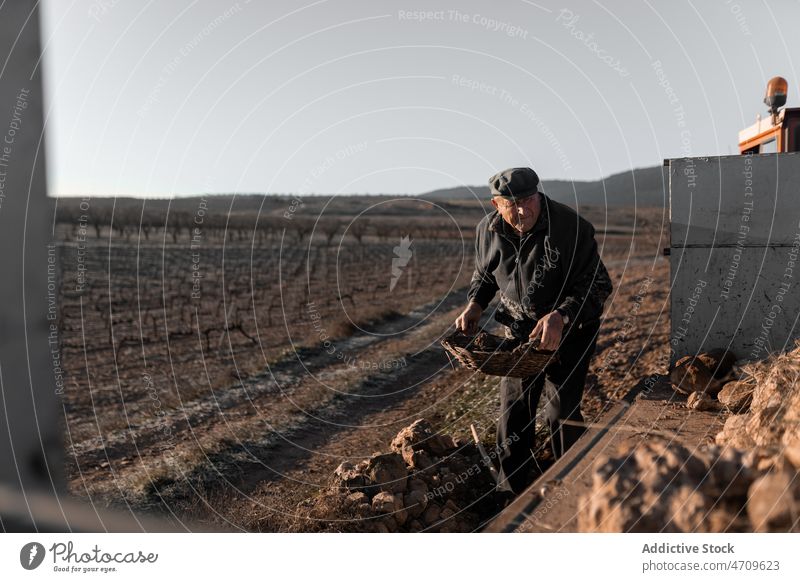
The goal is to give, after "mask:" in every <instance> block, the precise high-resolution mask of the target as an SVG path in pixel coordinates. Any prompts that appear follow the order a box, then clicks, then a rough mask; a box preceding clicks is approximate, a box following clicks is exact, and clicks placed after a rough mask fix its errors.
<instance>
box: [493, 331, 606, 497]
mask: <svg viewBox="0 0 800 582" xmlns="http://www.w3.org/2000/svg"><path fill="white" fill-rule="evenodd" d="M599 326H600V324H599V322H593V323H590V324H588V325H585V326H584V327H583V328H582V329H578V328H572V329H570V330H569V331H568V333H567V334H566V335H565V336H564V338H563V342H562V344H561V346H560V347H559V349H558V355H559V360H560V361H559V362H553V363H551V364H550V365H548V366H547V368H546V369H545V370H544V372H540V373H539V374H537V375H535V376H528V377H526V378H511V377H504V378H503V379H502V380H501V382H500V418H499V419H498V422H497V448H498V457H499V460H500V470H499V476H500V484H499V485H498V487H497V488H498V490H504V491H512V492H513V493H517V494H519V493H521V492H522V491H523V490H524V489H525V488H526V487H527V486H528V485H529V484H530V483H529V475H528V472H529V471H530V469H531V468H532V466H533V465H534V463H535V462H536V461H535V459H534V456H533V451H534V450H535V443H534V433H535V428H536V409H537V406H538V404H539V399H540V396H541V394H542V391H544V393H545V398H546V399H547V400H546V406H545V408H546V416H547V423H548V426H549V429H550V445H551V446H552V448H553V454H554V456H555V457H556V458H558V457H560V456H562V455H563V454H564V452H565V451H566V450H567V449H569V448H570V447H571V446H572V445H573V444H574V443H575V441H576V440H578V438H579V437H580V436H581V434H583V432H584V430H585V428H584V427H582V426H575V425H572V424H567V425H565V424H563V423H562V421H563V420H571V421H576V422H579V423H582V422H583V416H582V415H581V408H580V405H581V398H582V397H583V387H584V383H585V382H586V373H587V372H588V371H589V363H590V361H591V358H592V355H593V354H594V351H595V347H596V344H597V332H598V329H599Z"/></svg>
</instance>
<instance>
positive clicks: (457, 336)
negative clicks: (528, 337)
mask: <svg viewBox="0 0 800 582" xmlns="http://www.w3.org/2000/svg"><path fill="white" fill-rule="evenodd" d="M440 343H441V344H442V346H443V347H444V348H445V349H446V350H447V351H448V352H449V353H451V354H452V355H453V357H455V359H456V360H458V361H459V362H461V363H462V364H463V365H464V366H466V367H468V368H471V369H473V370H479V371H481V372H483V373H484V374H489V375H490V376H512V377H514V378H524V377H526V376H533V375H535V374H538V373H539V372H541V371H542V370H544V369H545V368H546V367H547V366H548V365H549V364H551V363H553V362H557V361H558V354H557V353H556V352H554V351H551V350H540V349H538V348H537V347H536V346H538V345H539V341H538V340H534V341H530V342H525V343H521V342H520V340H518V339H509V338H502V337H499V336H496V335H492V334H490V333H486V332H480V333H478V334H477V335H475V336H468V335H466V334H464V333H463V332H461V331H458V330H456V332H455V333H453V334H451V335H449V336H448V337H446V338H444V339H443V340H441V342H440Z"/></svg>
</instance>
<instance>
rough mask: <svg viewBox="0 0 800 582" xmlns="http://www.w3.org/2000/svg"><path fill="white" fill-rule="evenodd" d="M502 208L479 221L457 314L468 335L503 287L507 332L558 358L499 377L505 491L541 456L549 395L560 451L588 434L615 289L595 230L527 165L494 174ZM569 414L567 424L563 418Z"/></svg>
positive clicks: (500, 313)
mask: <svg viewBox="0 0 800 582" xmlns="http://www.w3.org/2000/svg"><path fill="white" fill-rule="evenodd" d="M489 185H490V186H491V194H492V205H493V206H494V208H495V209H496V211H494V212H492V213H491V214H489V215H487V216H485V217H484V218H483V219H482V220H481V221H480V222H479V223H478V226H477V228H476V239H475V272H474V274H473V276H472V283H471V285H470V289H469V293H468V298H469V303H468V305H467V308H466V309H465V310H464V311H463V312H462V313H461V315H459V317H458V319H456V327H457V328H458V329H461V330H462V331H464V332H466V333H475V331H477V326H478V321H479V319H480V317H481V315H482V314H483V312H484V310H485V309H486V308H487V306H488V305H489V302H490V301H491V300H492V299H493V298H494V296H495V294H496V293H497V291H500V303H499V305H498V307H497V309H496V311H495V314H494V317H495V319H496V320H497V321H499V322H500V323H502V324H504V325H505V326H506V336H507V337H516V338H520V339H523V340H527V339H529V338H530V339H535V338H539V339H540V340H541V347H542V348H543V349H550V350H555V349H557V350H558V356H559V361H558V362H555V361H554V362H553V363H551V364H550V365H548V366H547V368H546V369H545V371H544V373H540V374H537V375H535V376H529V377H527V378H521V379H520V378H511V377H504V378H503V379H502V381H501V383H500V408H501V409H500V418H499V421H498V425H497V447H498V451H499V459H500V471H499V474H500V483H499V485H498V490H499V491H503V492H507V493H514V494H518V493H520V492H521V491H522V490H523V489H524V488H525V487H526V486H527V485H528V484H529V475H528V473H529V471H530V469H531V465H532V464H533V462H535V460H534V458H533V456H532V451H533V449H534V432H535V417H536V408H537V405H538V402H539V397H540V395H541V393H542V389H544V390H545V396H546V398H547V399H548V400H547V419H548V425H549V428H550V442H551V446H552V448H553V454H554V455H555V457H556V458H558V457H560V456H561V455H563V454H564V451H566V450H567V449H568V448H569V447H570V446H572V444H573V443H574V442H575V441H576V440H577V439H578V437H579V436H580V435H581V434H582V432H583V430H584V429H583V427H582V426H581V423H582V422H583V417H582V416H581V411H580V403H581V397H582V395H583V387H584V383H585V380H586V373H587V371H588V369H589V362H590V360H591V357H592V355H593V353H594V350H595V344H596V341H597V332H598V329H599V327H600V316H601V315H602V313H603V307H604V305H605V302H606V299H607V298H608V296H609V295H610V294H611V292H612V290H613V287H612V283H611V279H610V277H609V276H608V271H606V268H605V265H603V262H602V261H601V260H600V256H599V254H598V252H597V242H596V241H595V238H594V227H593V226H592V225H591V223H589V222H588V221H587V220H585V219H584V218H582V217H581V216H579V215H578V214H577V213H576V212H575V211H574V210H572V209H571V208H570V207H568V206H566V205H564V204H560V203H558V202H556V201H554V200H551V199H550V198H548V197H547V196H546V195H545V194H544V193H543V192H542V191H541V189H540V187H539V177H538V176H537V175H536V172H534V171H533V170H532V169H530V168H511V169H509V170H505V171H503V172H499V173H498V174H495V175H494V176H492V177H491V178H490V179H489ZM565 420H568V421H572V422H570V423H567V424H564V421H565Z"/></svg>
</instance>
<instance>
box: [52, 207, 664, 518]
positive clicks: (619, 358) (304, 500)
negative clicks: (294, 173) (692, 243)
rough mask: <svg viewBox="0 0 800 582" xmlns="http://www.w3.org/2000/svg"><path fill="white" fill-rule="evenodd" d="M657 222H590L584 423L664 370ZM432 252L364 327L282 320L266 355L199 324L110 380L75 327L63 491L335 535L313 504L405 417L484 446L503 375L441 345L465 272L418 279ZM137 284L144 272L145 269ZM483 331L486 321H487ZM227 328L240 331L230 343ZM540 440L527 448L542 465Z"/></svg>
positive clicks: (93, 346)
mask: <svg viewBox="0 0 800 582" xmlns="http://www.w3.org/2000/svg"><path fill="white" fill-rule="evenodd" d="M659 212H660V211H659ZM662 218H663V217H662V216H661V215H660V214H658V213H656V212H652V213H650V214H649V215H648V220H649V222H648V223H647V224H648V227H647V228H646V229H644V230H642V229H640V230H639V231H638V232H636V233H635V234H634V233H632V232H627V231H625V232H624V233H623V234H610V232H611V230H612V229H607V230H608V231H609V233H607V234H605V235H602V234H599V237H598V238H599V241H598V242H599V244H600V246H601V248H602V255H603V258H604V261H605V263H606V265H607V267H608V269H609V272H610V273H611V275H612V279H613V281H614V283H615V291H614V295H613V296H612V298H611V299H610V300H609V303H608V304H607V306H606V308H607V311H606V318H605V321H604V323H603V326H602V328H601V336H600V339H599V342H598V348H597V354H596V357H595V360H594V362H593V364H592V367H591V370H590V375H589V377H588V380H587V385H586V390H585V396H584V402H583V410H584V416H585V417H586V419H587V421H588V422H592V421H593V420H595V419H597V418H599V417H600V415H601V414H602V413H603V411H604V410H606V409H607V408H608V407H609V406H610V405H611V404H612V403H614V402H615V401H616V400H617V399H619V398H620V397H621V395H622V394H624V393H625V392H626V391H627V389H629V388H630V386H631V385H633V384H634V383H635V382H636V381H637V380H639V379H641V378H644V377H646V376H648V375H649V374H652V373H665V372H666V366H667V344H668V334H669V321H668V288H669V285H668V272H669V268H668V262H667V261H666V260H665V259H664V257H662V256H661V252H660V251H661V247H663V246H666V240H665V239H663V238H662V237H661V229H660V226H659V225H660V220H661V219H662ZM595 224H596V226H597V225H598V223H597V221H595ZM629 226H630V225H628V228H629ZM598 232H599V233H602V228H598ZM431 244H432V245H438V244H439V243H438V242H434V243H431ZM467 246H468V245H467ZM389 256H391V255H389ZM431 256H438V258H437V259H436V261H431V262H430V264H428V265H427V266H426V267H425V270H424V271H423V270H420V271H419V273H415V274H414V279H415V287H414V288H413V289H411V291H410V292H408V293H406V295H405V296H404V297H403V299H402V301H397V302H396V303H395V304H394V305H393V306H392V313H388V314H387V313H384V314H378V315H377V316H376V317H374V318H372V319H371V320H370V318H368V317H367V318H365V319H366V320H369V321H370V328H369V330H368V332H361V331H358V330H355V331H354V330H353V329H349V330H346V331H345V332H344V333H339V334H336V333H333V332H332V333H330V337H331V338H335V339H332V340H330V341H331V344H330V345H327V346H326V345H324V344H322V343H320V339H321V338H320V337H315V332H316V330H315V329H314V328H313V327H312V328H309V326H308V325H306V328H305V330H304V337H303V341H300V342H297V343H299V344H300V347H297V343H295V348H294V349H292V346H291V344H289V343H285V342H286V339H285V336H286V334H287V333H288V334H291V332H292V323H291V322H289V323H288V324H286V325H287V328H286V329H285V330H284V331H282V332H280V333H282V334H283V335H284V340H282V341H284V345H283V348H281V345H282V344H281V342H280V341H276V342H275V343H274V345H275V349H274V350H271V351H270V352H269V353H265V352H264V351H263V350H262V349H259V346H258V345H257V342H256V344H252V345H250V341H249V340H248V339H247V338H246V337H244V335H243V334H242V332H241V331H238V330H230V329H229V330H223V332H222V333H221V334H220V336H219V339H218V340H216V341H218V342H219V345H221V346H223V347H224V346H225V343H226V342H227V343H228V344H231V347H230V349H228V350H227V354H224V353H223V355H221V356H214V358H216V359H213V360H208V361H206V359H205V358H204V357H203V354H204V347H205V346H206V344H205V343H204V341H205V338H203V336H202V334H200V333H198V330H197V329H195V330H194V338H193V339H192V336H191V335H190V336H187V337H186V338H182V340H181V341H184V342H187V343H186V345H187V346H188V347H187V348H186V349H185V350H183V351H182V352H180V358H178V359H179V361H178V362H177V363H175V362H173V361H172V350H171V348H170V346H169V345H168V346H167V348H166V350H164V349H163V347H162V351H161V353H160V354H159V353H158V350H157V349H156V348H157V347H158V346H156V345H154V346H153V353H152V354H151V356H150V360H149V361H148V368H147V375H148V377H149V378H145V377H144V375H143V368H142V367H141V366H140V365H138V364H137V363H135V362H134V363H131V364H130V365H128V366H127V367H126V368H125V374H123V375H122V376H121V377H120V376H118V375H117V370H119V366H118V365H115V364H117V362H116V359H115V358H114V357H113V356H114V355H115V352H113V351H112V352H110V355H111V356H112V357H110V358H108V357H106V358H99V357H98V358H93V359H91V361H90V359H89V358H88V357H87V356H86V354H87V353H88V354H92V353H93V352H92V350H98V349H101V348H102V346H103V345H107V344H105V342H106V339H105V337H104V336H102V335H101V336H98V335H97V334H89V335H88V337H87V336H86V335H84V336H83V338H81V339H82V341H83V342H85V345H86V346H87V347H85V348H84V347H82V345H81V343H77V344H75V345H76V348H75V350H74V351H73V352H71V353H69V354H68V355H69V358H66V357H65V361H66V364H67V367H70V365H71V370H73V372H74V375H73V383H72V384H71V386H72V390H71V391H69V392H68V394H67V396H66V404H65V410H66V415H67V416H66V419H67V423H66V427H65V432H66V435H67V438H68V439H69V440H68V442H70V448H69V453H70V454H71V461H70V463H69V465H68V467H67V470H68V474H69V475H70V489H71V491H72V492H73V493H74V494H75V495H77V496H79V497H82V498H86V499H91V500H92V501H93V502H95V503H99V504H100V505H107V506H115V507H122V508H131V509H135V510H142V511H153V512H157V513H159V514H162V515H165V516H167V517H168V518H169V519H172V520H176V521H177V520H182V519H187V518H191V519H194V520H200V521H203V522H207V523H209V524H213V525H215V526H218V527H227V528H233V529H242V530H247V531H318V530H334V531H337V530H346V529H353V522H352V521H349V520H345V521H339V522H336V521H331V520H330V519H328V518H322V519H319V518H316V519H315V518H312V517H310V516H309V512H308V511H307V508H308V504H309V500H311V501H313V500H314V499H316V498H317V497H318V496H319V495H320V492H322V491H324V490H325V489H326V488H327V487H328V486H329V484H330V478H331V476H332V475H333V472H334V470H335V469H336V467H337V466H339V465H340V464H341V463H342V462H343V461H351V462H353V463H358V462H360V461H361V460H363V459H366V458H369V457H370V456H371V455H372V454H373V453H375V452H386V451H387V450H388V448H389V443H390V442H391V441H392V439H393V437H394V436H395V435H396V434H397V432H398V431H399V430H400V429H402V428H403V427H405V426H407V425H409V424H411V423H412V422H414V421H415V420H418V419H425V420H427V421H428V422H430V423H431V425H432V426H433V428H434V429H435V430H436V431H437V432H441V433H445V434H449V435H452V436H454V437H455V438H456V439H458V440H459V441H461V442H469V441H471V436H470V434H469V425H470V424H471V423H474V424H476V426H477V427H478V428H479V430H480V433H481V437H482V439H483V440H484V442H485V444H486V445H487V446H489V445H491V444H492V441H493V433H494V423H495V419H496V415H497V408H498V395H497V383H498V380H499V379H498V378H495V377H488V376H483V375H481V374H478V373H474V372H471V371H469V370H465V369H462V368H456V369H454V368H453V367H452V365H451V363H450V362H449V360H448V359H447V357H446V355H445V353H444V351H443V350H442V349H441V348H440V347H439V346H438V340H439V339H441V338H442V337H443V336H444V335H446V334H447V333H448V332H449V331H450V330H451V329H452V328H451V325H452V322H453V320H454V319H455V317H456V316H457V315H458V313H459V311H460V309H461V308H462V307H463V303H464V298H465V294H464V287H463V282H464V279H463V276H462V274H461V273H460V272H456V273H454V275H453V276H452V277H451V279H452V280H453V281H456V280H458V281H461V283H462V284H461V285H456V286H455V287H454V288H453V289H448V287H447V286H444V287H443V288H442V287H437V286H436V285H430V286H428V288H426V285H425V281H426V273H429V272H430V270H431V269H433V270H436V269H439V270H441V269H440V267H439V266H440V265H442V264H447V260H446V259H447V256H446V254H439V255H436V254H435V253H433V254H431ZM465 268H466V269H467V271H465V272H467V273H468V267H464V268H462V270H463V269H465ZM160 276H161V278H162V279H163V274H161V275H160ZM139 284H140V285H142V286H145V287H146V285H147V281H144V280H142V278H141V276H140V277H139ZM368 292H369V291H368V290H367V291H366V292H365V293H368ZM372 295H373V296H374V293H373V294H372ZM367 296H368V295H366V294H365V295H362V297H367ZM442 297H444V299H443V300H442ZM351 301H352V300H351ZM357 303H359V297H356V298H355V301H354V304H357ZM129 307H130V308H131V309H133V310H134V312H135V309H136V308H135V305H134V306H129ZM122 308H124V305H123V306H122ZM259 316H260V314H259ZM487 320H488V317H487ZM328 321H330V320H328ZM243 327H244V331H245V332H247V333H248V334H249V335H252V332H248V327H247V326H246V325H245V326H243ZM328 327H329V329H331V330H332V329H333V327H334V326H333V325H332V323H331V325H330V326H328ZM78 329H80V328H78ZM188 329H189V330H190V331H191V326H189V328H188ZM488 329H489V330H490V331H491V330H492V329H495V328H493V327H492V324H491V322H490V325H489V327H488ZM233 335H236V337H238V338H239V339H237V340H235V341H232V340H230V339H229V338H230V337H231V336H233ZM191 342H193V343H191ZM248 346H249V347H248ZM286 348H289V349H286ZM106 349H107V348H106ZM134 349H136V348H135V347H134ZM218 351H220V352H225V350H218ZM330 352H332V353H330ZM193 354H194V359H193V358H192V355H193ZM130 357H133V356H130ZM154 358H155V360H154ZM226 362H227V363H226ZM222 364H224V365H225V366H224V367H222V368H221V367H220V366H222ZM174 366H177V371H176V369H175V367H174ZM231 371H235V372H236V376H237V378H236V379H234V378H232V377H231ZM115 375H116V377H115ZM98 378H99V379H101V380H102V381H101V382H99V383H96V384H92V383H91V380H92V379H98ZM109 379H110V380H111V381H109ZM190 379H193V380H192V381H191V382H188V381H189V380H190ZM186 383H188V384H189V386H188V387H185V386H184V384H186ZM137 385H138V388H136V389H134V387H135V386H137ZM153 396H155V398H154V397H153ZM148 399H149V400H148ZM156 403H157V404H158V406H156ZM542 440H543V439H540V442H537V443H536V449H537V451H538V453H539V454H540V458H541V459H542V460H543V461H546V454H545V452H544V451H546V450H547V448H546V447H545V446H544V442H542ZM481 517H485V516H481ZM355 529H358V527H356V528H355Z"/></svg>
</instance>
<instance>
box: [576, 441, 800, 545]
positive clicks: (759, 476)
mask: <svg viewBox="0 0 800 582" xmlns="http://www.w3.org/2000/svg"><path fill="white" fill-rule="evenodd" d="M768 458H769V461H770V462H769V464H768V466H765V463H764V462H765V460H767V459H768ZM798 469H800V464H798V463H797V459H794V460H792V459H790V458H789V457H788V456H786V455H779V456H772V457H766V456H765V454H764V452H763V451H762V450H759V449H753V450H750V451H741V450H738V449H734V448H731V447H719V446H716V445H711V446H710V447H707V448H705V449H703V450H696V451H690V450H689V449H688V448H686V447H684V446H683V445H681V444H678V443H676V442H675V441H669V440H666V439H662V438H656V439H654V440H648V441H645V442H643V443H640V444H638V445H636V446H634V447H627V448H622V449H620V450H619V451H617V453H616V454H615V455H613V456H611V457H603V458H601V459H598V461H597V463H596V465H595V467H594V473H593V477H592V478H593V482H592V489H591V491H590V493H588V494H587V495H585V496H584V497H583V499H582V500H581V503H580V513H579V514H578V525H579V528H580V531H589V532H750V531H756V532H788V531H798V528H799V527H800V513H798V510H799V509H800V473H798Z"/></svg>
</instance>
